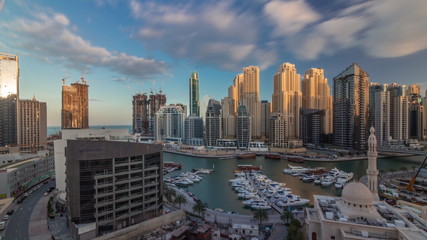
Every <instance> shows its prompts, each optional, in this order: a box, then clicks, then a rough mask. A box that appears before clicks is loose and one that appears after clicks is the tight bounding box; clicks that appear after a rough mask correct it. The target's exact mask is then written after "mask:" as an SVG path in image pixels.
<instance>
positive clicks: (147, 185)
mask: <svg viewBox="0 0 427 240" xmlns="http://www.w3.org/2000/svg"><path fill="white" fill-rule="evenodd" d="M157 184H159V182H157V181H149V182H145V183H144V186H146V187H149V186H155V185H157Z"/></svg>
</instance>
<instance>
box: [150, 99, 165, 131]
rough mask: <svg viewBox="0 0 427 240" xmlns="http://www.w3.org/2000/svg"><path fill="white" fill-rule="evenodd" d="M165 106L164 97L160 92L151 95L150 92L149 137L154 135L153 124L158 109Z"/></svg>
mask: <svg viewBox="0 0 427 240" xmlns="http://www.w3.org/2000/svg"><path fill="white" fill-rule="evenodd" d="M165 105H166V95H165V94H163V93H162V91H160V92H159V93H155V94H154V93H153V92H152V91H151V94H150V116H149V121H150V123H149V129H150V131H149V132H150V135H151V136H154V135H155V131H156V129H155V123H156V113H157V111H159V109H160V107H162V106H165Z"/></svg>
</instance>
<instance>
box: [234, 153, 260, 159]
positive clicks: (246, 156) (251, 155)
mask: <svg viewBox="0 0 427 240" xmlns="http://www.w3.org/2000/svg"><path fill="white" fill-rule="evenodd" d="M251 158H256V153H242V154H239V155H237V159H251Z"/></svg>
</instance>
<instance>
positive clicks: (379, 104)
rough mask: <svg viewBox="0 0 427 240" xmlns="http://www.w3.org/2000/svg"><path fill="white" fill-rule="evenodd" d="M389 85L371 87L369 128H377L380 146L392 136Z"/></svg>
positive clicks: (376, 133) (374, 84)
mask: <svg viewBox="0 0 427 240" xmlns="http://www.w3.org/2000/svg"><path fill="white" fill-rule="evenodd" d="M387 88H388V85H387V84H378V83H372V84H371V85H370V87H369V126H371V127H374V128H375V136H376V138H377V141H378V145H379V146H381V147H382V146H384V144H385V143H386V141H387V140H388V138H389V136H390V92H389V91H387Z"/></svg>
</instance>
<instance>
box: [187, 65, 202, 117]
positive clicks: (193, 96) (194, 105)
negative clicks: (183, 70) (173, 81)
mask: <svg viewBox="0 0 427 240" xmlns="http://www.w3.org/2000/svg"><path fill="white" fill-rule="evenodd" d="M189 85H190V116H191V115H194V116H198V117H200V100H199V74H198V73H197V72H191V75H190V80H189Z"/></svg>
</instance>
